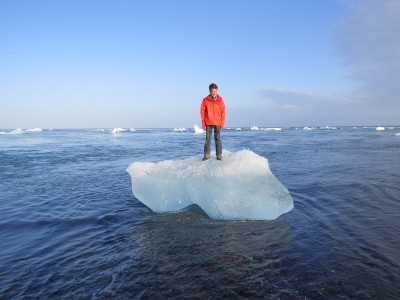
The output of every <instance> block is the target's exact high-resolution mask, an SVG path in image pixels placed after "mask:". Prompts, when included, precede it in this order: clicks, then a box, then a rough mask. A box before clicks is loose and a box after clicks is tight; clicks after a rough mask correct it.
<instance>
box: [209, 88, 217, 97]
mask: <svg viewBox="0 0 400 300" xmlns="http://www.w3.org/2000/svg"><path fill="white" fill-rule="evenodd" d="M210 93H211V96H212V97H213V98H215V97H217V94H218V89H211V91H210Z"/></svg>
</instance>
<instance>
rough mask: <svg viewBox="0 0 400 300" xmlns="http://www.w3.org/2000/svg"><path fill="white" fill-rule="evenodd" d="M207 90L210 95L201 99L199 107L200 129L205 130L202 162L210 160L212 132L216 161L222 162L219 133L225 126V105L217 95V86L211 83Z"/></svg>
mask: <svg viewBox="0 0 400 300" xmlns="http://www.w3.org/2000/svg"><path fill="white" fill-rule="evenodd" d="M208 88H209V90H210V94H209V95H208V96H207V97H205V98H204V99H203V102H202V103H201V107H200V115H201V123H202V127H203V128H204V129H206V143H205V144H204V157H203V160H207V159H209V158H210V142H211V136H212V131H213V130H214V139H215V148H216V149H215V150H216V153H217V159H218V160H222V141H221V137H220V133H221V130H222V129H223V128H224V125H225V103H224V100H222V98H221V97H220V95H218V86H217V85H216V84H215V83H211V84H210V86H209V87H208Z"/></svg>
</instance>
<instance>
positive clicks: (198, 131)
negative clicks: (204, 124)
mask: <svg viewBox="0 0 400 300" xmlns="http://www.w3.org/2000/svg"><path fill="white" fill-rule="evenodd" d="M193 129H194V133H204V132H205V130H204V129H203V128H200V127H199V126H198V125H194V126H193Z"/></svg>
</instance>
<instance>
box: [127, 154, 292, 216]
mask: <svg viewBox="0 0 400 300" xmlns="http://www.w3.org/2000/svg"><path fill="white" fill-rule="evenodd" d="M223 157H224V159H223V160H222V161H217V160H216V159H215V157H211V159H210V160H208V161H205V162H203V161H202V160H201V156H193V157H190V158H187V159H185V160H175V161H174V160H166V161H160V162H157V163H154V162H134V163H132V164H131V165H130V166H129V167H128V168H127V170H126V171H127V172H128V173H129V174H130V175H131V179H132V191H133V194H134V195H135V197H137V198H138V199H139V200H140V201H141V202H142V203H144V204H145V205H146V206H148V207H149V208H150V209H152V210H153V211H155V212H170V211H177V210H180V209H182V208H185V207H187V206H189V205H191V204H197V205H198V206H200V207H201V208H202V209H203V210H204V211H205V212H206V213H207V214H208V215H209V216H210V217H211V218H215V219H226V220H273V219H276V218H277V217H279V216H280V215H281V214H284V213H287V212H289V211H290V210H292V209H293V200H292V197H291V196H290V194H289V191H288V190H287V189H286V187H284V186H283V185H282V184H281V183H280V182H279V181H278V180H277V179H276V177H275V176H274V175H273V174H272V172H271V171H270V169H269V166H268V160H267V159H266V158H264V157H261V156H259V155H258V154H256V153H254V152H252V151H250V150H241V151H238V152H232V153H231V152H229V151H224V152H223Z"/></svg>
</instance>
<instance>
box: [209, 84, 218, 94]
mask: <svg viewBox="0 0 400 300" xmlns="http://www.w3.org/2000/svg"><path fill="white" fill-rule="evenodd" d="M208 89H209V90H210V92H211V90H212V89H217V90H218V85H216V84H215V83H211V84H210V86H209V87H208Z"/></svg>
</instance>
